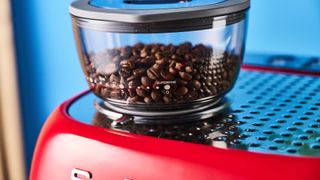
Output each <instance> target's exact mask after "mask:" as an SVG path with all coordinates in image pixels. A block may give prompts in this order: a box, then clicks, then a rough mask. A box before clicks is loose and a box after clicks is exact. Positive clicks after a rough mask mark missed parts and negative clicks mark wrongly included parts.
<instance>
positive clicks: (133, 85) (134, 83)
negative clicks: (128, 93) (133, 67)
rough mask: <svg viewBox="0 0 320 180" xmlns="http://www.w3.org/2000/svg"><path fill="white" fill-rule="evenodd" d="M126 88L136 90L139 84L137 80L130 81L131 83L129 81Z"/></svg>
mask: <svg viewBox="0 0 320 180" xmlns="http://www.w3.org/2000/svg"><path fill="white" fill-rule="evenodd" d="M128 86H129V88H136V87H138V86H139V83H138V81H137V80H131V81H129V83H128Z"/></svg>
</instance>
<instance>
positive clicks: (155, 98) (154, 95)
mask: <svg viewBox="0 0 320 180" xmlns="http://www.w3.org/2000/svg"><path fill="white" fill-rule="evenodd" d="M151 98H152V99H153V101H154V102H156V103H159V102H161V99H162V94H161V93H160V92H159V91H152V92H151Z"/></svg>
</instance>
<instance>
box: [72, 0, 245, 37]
mask: <svg viewBox="0 0 320 180" xmlns="http://www.w3.org/2000/svg"><path fill="white" fill-rule="evenodd" d="M96 1H98V0H96ZM131 1H135V2H137V4H135V5H133V6H119V5H117V4H119V3H120V4H121V3H124V4H125V3H126V2H127V1H123V2H121V1H120V2H117V3H110V2H113V1H112V0H111V1H110V2H109V1H108V2H106V1H98V2H95V1H90V0H78V1H75V2H73V3H72V4H71V6H70V13H71V15H72V16H73V19H74V23H76V24H77V25H78V26H80V27H84V28H89V29H95V30H99V31H108V32H119V33H129V32H131V33H156V32H179V31H193V30H202V29H209V28H212V27H214V26H215V25H221V24H224V25H228V24H233V23H236V22H239V21H241V20H243V19H245V14H246V10H247V9H248V8H249V5H250V1H249V0H214V1H205V2H206V3H201V2H204V1H200V0H188V1H179V2H180V3H177V2H176V0H174V1H172V0H171V1H168V3H167V5H166V6H164V7H167V8H166V9H164V8H161V6H159V5H158V4H159V3H160V1H161V3H162V0H157V1H156V2H157V3H158V4H153V5H152V6H150V2H149V1H145V0H139V1H137V0H130V2H131ZM164 2H167V1H164ZM194 2H195V3H194ZM199 2H200V3H199ZM143 3H145V4H144V5H143V6H141V4H143ZM101 4H102V5H101ZM104 4H107V5H104ZM129 4H130V3H129ZM163 4H164V3H163ZM181 4H182V5H181ZM160 5H162V4H160ZM174 5H176V6H174ZM177 5H178V6H177ZM113 6H114V7H113ZM136 6H137V7H138V9H137V7H136ZM139 7H149V8H142V9H139ZM130 8H131V9H130ZM215 17H219V18H218V19H215ZM221 22H224V23H221Z"/></svg>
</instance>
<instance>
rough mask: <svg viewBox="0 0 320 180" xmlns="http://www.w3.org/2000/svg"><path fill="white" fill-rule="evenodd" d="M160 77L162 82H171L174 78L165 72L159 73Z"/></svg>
mask: <svg viewBox="0 0 320 180" xmlns="http://www.w3.org/2000/svg"><path fill="white" fill-rule="evenodd" d="M160 75H161V77H162V78H163V79H164V80H167V81H172V80H174V79H175V77H174V76H173V75H172V74H171V73H170V72H167V71H161V72H160Z"/></svg>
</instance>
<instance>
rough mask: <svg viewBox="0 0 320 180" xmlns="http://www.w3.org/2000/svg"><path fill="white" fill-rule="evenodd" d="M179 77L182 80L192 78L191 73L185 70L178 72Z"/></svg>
mask: <svg viewBox="0 0 320 180" xmlns="http://www.w3.org/2000/svg"><path fill="white" fill-rule="evenodd" d="M179 75H180V77H181V78H182V79H183V80H186V81H190V80H191V79H192V75H191V74H189V73H187V72H179Z"/></svg>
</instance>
